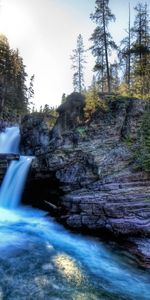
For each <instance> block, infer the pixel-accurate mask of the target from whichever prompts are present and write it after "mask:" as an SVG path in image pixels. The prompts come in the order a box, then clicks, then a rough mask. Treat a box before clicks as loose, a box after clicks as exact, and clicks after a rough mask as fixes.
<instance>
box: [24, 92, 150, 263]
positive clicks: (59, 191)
mask: <svg viewBox="0 0 150 300" xmlns="http://www.w3.org/2000/svg"><path fill="white" fill-rule="evenodd" d="M83 109H84V98H83V97H81V96H79V95H78V94H74V97H73V100H72V98H71V97H70V98H68V100H67V102H66V103H64V104H62V105H61V106H60V107H59V108H58V113H59V117H58V119H57V121H56V123H55V126H54V128H53V129H52V130H49V127H48V119H47V118H44V117H43V116H41V115H39V116H37V115H31V116H29V117H26V118H25V119H24V120H23V122H22V127H21V135H22V141H21V151H22V153H23V154H31V155H35V159H34V160H33V163H32V169H31V172H30V176H29V180H28V184H27V189H26V192H30V193H31V194H32V199H33V200H32V201H33V204H34V205H35V206H36V205H37V206H40V207H43V206H44V207H45V208H46V209H47V210H49V211H51V212H54V213H55V215H57V218H58V219H59V220H60V221H61V222H63V223H65V224H66V225H67V226H69V227H71V228H73V229H76V230H84V231H86V232H90V233H92V234H96V235H99V236H101V235H103V236H105V237H106V236H111V237H112V236H113V237H114V238H116V239H119V240H125V241H128V243H127V245H131V244H132V247H129V248H130V249H131V250H132V252H134V253H135V254H136V255H137V256H138V258H139V259H140V261H141V262H142V264H143V265H147V266H150V261H149V259H150V257H149V254H148V253H149V251H148V249H149V247H150V246H149V245H150V176H149V174H147V173H145V172H142V171H137V164H136V161H135V152H136V149H137V146H138V135H139V132H140V128H141V124H142V120H143V115H144V113H145V111H146V102H144V101H142V100H130V99H118V100H114V101H113V100H111V101H108V102H107V106H106V107H105V109H104V108H99V109H98V110H97V111H96V112H95V114H94V115H93V116H92V118H91V119H90V120H88V121H86V122H85V121H84V111H83ZM31 187H32V188H31ZM39 191H40V193H41V194H42V197H40V196H39Z"/></svg>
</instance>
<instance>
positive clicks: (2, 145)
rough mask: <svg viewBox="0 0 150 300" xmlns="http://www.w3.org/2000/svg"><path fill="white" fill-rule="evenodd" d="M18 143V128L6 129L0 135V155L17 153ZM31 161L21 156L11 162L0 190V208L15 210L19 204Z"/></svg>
mask: <svg viewBox="0 0 150 300" xmlns="http://www.w3.org/2000/svg"><path fill="white" fill-rule="evenodd" d="M19 142H20V132H19V128H18V127H9V128H6V131H5V132H3V133H1V135H0V153H19ZM31 160H32V158H31V157H25V156H21V157H20V159H19V161H12V162H11V164H10V166H9V168H8V170H7V172H6V175H5V177H4V180H3V183H2V186H1V189H0V207H5V208H15V207H16V206H17V205H18V204H19V202H20V198H21V195H22V191H23V188H24V184H25V180H26V176H27V173H28V170H29V167H30V163H31Z"/></svg>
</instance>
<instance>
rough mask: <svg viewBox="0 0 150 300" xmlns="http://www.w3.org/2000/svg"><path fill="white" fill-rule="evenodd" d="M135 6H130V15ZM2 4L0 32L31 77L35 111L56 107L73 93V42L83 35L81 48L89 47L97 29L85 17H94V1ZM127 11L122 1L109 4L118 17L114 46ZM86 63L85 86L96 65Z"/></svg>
mask: <svg viewBox="0 0 150 300" xmlns="http://www.w3.org/2000/svg"><path fill="white" fill-rule="evenodd" d="M149 1H150V0H148V1H147V3H149ZM144 2H145V1H144ZM137 3H138V1H137V0H130V4H131V11H132V8H133V7H134V6H135V5H136V4H137ZM0 4H1V5H0V31H1V32H3V33H4V34H6V35H7V37H8V39H9V42H10V45H11V47H13V48H19V50H20V53H21V55H22V57H23V59H24V63H25V65H26V66H27V68H26V71H27V73H29V75H32V74H35V99H34V102H35V105H36V106H37V107H40V105H44V103H48V104H49V105H50V106H55V105H59V103H60V101H61V96H62V94H63V93H64V92H65V93H66V94H68V93H70V92H72V90H73V87H72V70H71V61H70V55H71V52H72V49H74V48H75V46H76V39H77V36H78V35H79V34H80V33H81V34H82V35H83V38H84V43H85V46H86V47H87V48H88V47H89V46H90V42H89V41H88V39H89V38H90V36H91V33H92V32H93V29H94V27H95V25H94V24H93V23H92V21H91V20H90V18H89V15H90V13H91V12H94V7H95V1H94V0H0ZM128 5H129V1H126V0H110V7H111V9H112V12H113V13H114V14H115V15H116V22H115V23H114V24H113V23H112V24H111V31H112V34H113V36H114V40H115V41H116V42H117V43H119V41H120V40H121V39H122V38H123V37H124V35H125V28H126V27H127V24H128ZM132 19H133V12H132ZM87 62H88V63H87V67H86V70H85V72H86V76H85V79H86V85H87V86H88V85H89V84H90V82H91V78H92V72H91V70H92V67H93V63H94V61H93V58H92V56H91V55H89V56H88V57H87Z"/></svg>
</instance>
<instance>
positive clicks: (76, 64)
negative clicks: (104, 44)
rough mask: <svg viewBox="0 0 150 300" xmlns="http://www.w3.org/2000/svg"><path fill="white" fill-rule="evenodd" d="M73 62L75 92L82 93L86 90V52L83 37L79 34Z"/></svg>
mask: <svg viewBox="0 0 150 300" xmlns="http://www.w3.org/2000/svg"><path fill="white" fill-rule="evenodd" d="M71 60H72V62H73V65H72V68H73V69H74V71H75V72H74V74H73V87H74V92H79V93H82V92H83V90H84V73H83V70H84V67H85V63H86V61H85V50H84V44H83V38H82V35H81V34H79V36H78V38H77V47H76V49H74V50H73V55H72V56H71Z"/></svg>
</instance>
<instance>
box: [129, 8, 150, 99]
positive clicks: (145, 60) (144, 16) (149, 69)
mask: <svg viewBox="0 0 150 300" xmlns="http://www.w3.org/2000/svg"><path fill="white" fill-rule="evenodd" d="M135 11H136V16H135V21H134V27H133V28H132V36H133V42H132V45H131V46H132V47H131V52H132V55H133V72H132V77H133V83H132V86H133V93H134V94H135V95H136V96H138V97H143V98H146V97H149V94H150V80H149V78H150V27H149V14H148V8H147V4H144V5H143V4H142V3H138V5H137V6H136V7H135Z"/></svg>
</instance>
